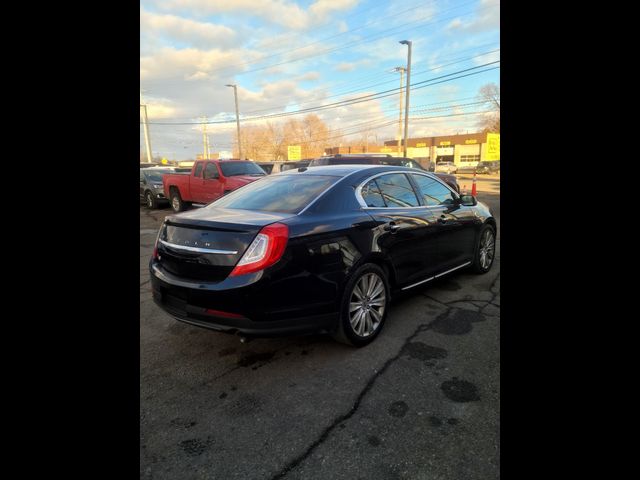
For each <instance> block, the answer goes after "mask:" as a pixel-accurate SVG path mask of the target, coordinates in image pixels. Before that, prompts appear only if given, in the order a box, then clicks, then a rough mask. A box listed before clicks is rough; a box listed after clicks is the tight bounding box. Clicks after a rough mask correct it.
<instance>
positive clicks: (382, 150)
mask: <svg viewBox="0 0 640 480" xmlns="http://www.w3.org/2000/svg"><path fill="white" fill-rule="evenodd" d="M393 151H394V150H393V149H392V148H389V147H382V148H380V152H393Z"/></svg>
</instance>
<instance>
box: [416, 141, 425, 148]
mask: <svg viewBox="0 0 640 480" xmlns="http://www.w3.org/2000/svg"><path fill="white" fill-rule="evenodd" d="M426 146H427V144H426V143H424V142H422V143H416V147H426Z"/></svg>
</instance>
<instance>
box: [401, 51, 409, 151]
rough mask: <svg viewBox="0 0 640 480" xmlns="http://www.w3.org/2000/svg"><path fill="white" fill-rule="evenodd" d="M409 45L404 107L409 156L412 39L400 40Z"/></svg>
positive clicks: (405, 147)
mask: <svg viewBox="0 0 640 480" xmlns="http://www.w3.org/2000/svg"><path fill="white" fill-rule="evenodd" d="M400 43H401V44H403V45H407V46H408V47H409V51H408V52H407V100H406V103H405V107H404V156H405V157H406V156H407V136H408V134H409V93H410V85H411V44H412V42H411V40H402V41H401V42H400Z"/></svg>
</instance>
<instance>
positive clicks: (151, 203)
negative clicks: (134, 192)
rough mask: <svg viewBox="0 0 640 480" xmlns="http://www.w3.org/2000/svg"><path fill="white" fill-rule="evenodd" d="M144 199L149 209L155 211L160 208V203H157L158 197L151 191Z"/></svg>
mask: <svg viewBox="0 0 640 480" xmlns="http://www.w3.org/2000/svg"><path fill="white" fill-rule="evenodd" d="M144 199H145V201H146V203H147V208H150V209H151V210H154V209H156V208H158V202H156V197H155V196H154V195H153V193H151V192H150V191H147V193H145V194H144Z"/></svg>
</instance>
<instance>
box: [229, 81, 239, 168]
mask: <svg viewBox="0 0 640 480" xmlns="http://www.w3.org/2000/svg"><path fill="white" fill-rule="evenodd" d="M226 86H227V87H233V96H234V97H235V99H236V126H237V127H238V156H239V157H240V160H242V142H241V141H240V114H239V113H238V86H237V85H235V84H233V85H226Z"/></svg>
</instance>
